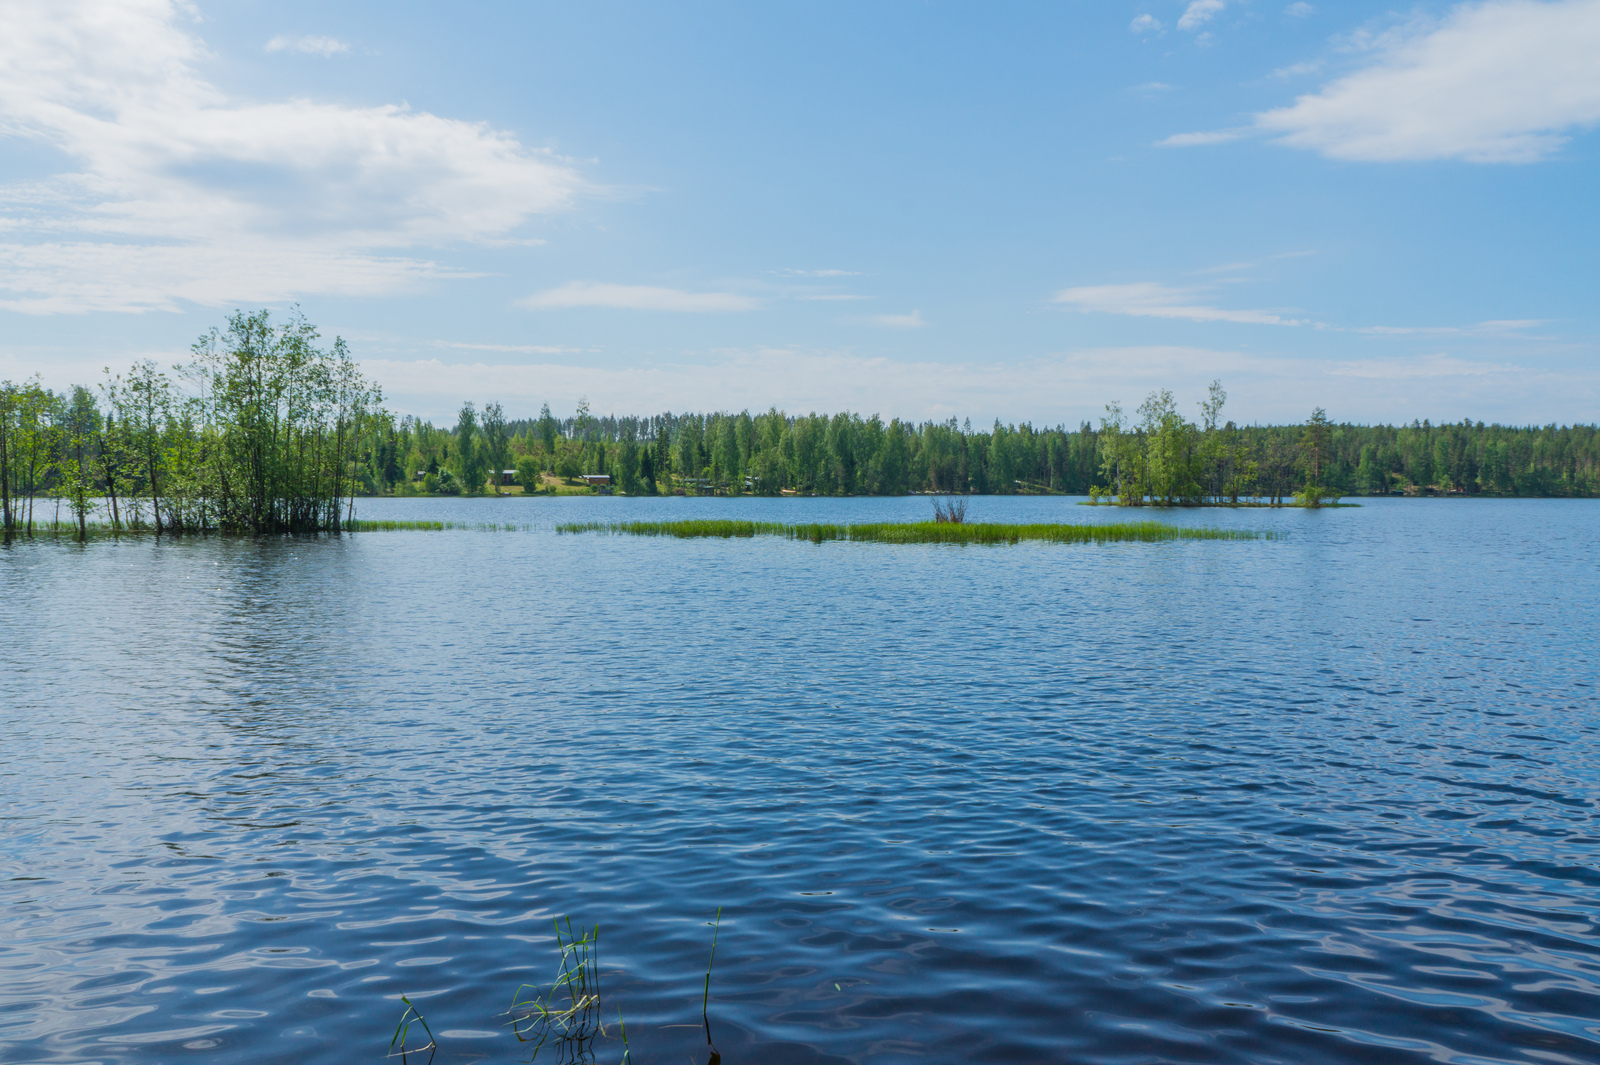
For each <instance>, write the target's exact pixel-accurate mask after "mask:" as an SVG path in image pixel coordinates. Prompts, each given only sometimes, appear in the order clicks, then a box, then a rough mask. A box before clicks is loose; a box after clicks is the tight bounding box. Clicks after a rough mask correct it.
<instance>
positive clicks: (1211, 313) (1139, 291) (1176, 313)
mask: <svg viewBox="0 0 1600 1065" xmlns="http://www.w3.org/2000/svg"><path fill="white" fill-rule="evenodd" d="M1203 298H1204V297H1203V294H1202V291H1201V290H1199V289H1193V288H1173V287H1170V286H1168V285H1162V284H1159V283H1157V282H1154V281H1139V282H1135V283H1133V284H1130V285H1085V286H1082V287H1078V288H1064V289H1062V290H1061V291H1060V292H1057V293H1056V294H1055V297H1054V302H1056V303H1064V304H1066V305H1068V306H1070V307H1073V308H1075V309H1076V310H1080V311H1088V312H1095V313H1099V314H1124V315H1131V316H1133V317H1137V318H1181V319H1184V320H1186V321H1191V322H1238V323H1243V324H1248V325H1308V324H1310V323H1309V322H1308V321H1307V320H1306V319H1303V318H1285V317H1283V316H1282V315H1279V314H1274V313H1272V312H1271V311H1256V310H1227V309H1224V308H1221V307H1212V306H1209V305H1207V304H1204V303H1201V302H1197V301H1198V300H1201V299H1203Z"/></svg>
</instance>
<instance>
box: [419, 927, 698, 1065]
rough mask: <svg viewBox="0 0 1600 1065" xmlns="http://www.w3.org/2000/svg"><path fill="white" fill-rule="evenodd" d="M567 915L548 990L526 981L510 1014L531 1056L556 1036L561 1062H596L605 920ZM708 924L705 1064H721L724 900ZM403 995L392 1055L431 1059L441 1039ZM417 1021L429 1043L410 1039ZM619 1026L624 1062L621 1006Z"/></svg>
mask: <svg viewBox="0 0 1600 1065" xmlns="http://www.w3.org/2000/svg"><path fill="white" fill-rule="evenodd" d="M564 920H565V922H566V927H565V929H563V928H562V921H563V918H560V917H558V918H556V919H555V926H556V948H557V950H558V951H559V952H560V954H561V961H560V963H559V964H558V965H557V968H556V977H555V980H554V981H553V982H552V983H551V984H550V989H549V991H543V990H541V989H540V987H539V986H538V985H537V984H523V985H522V986H521V987H519V988H517V990H516V993H515V994H514V995H512V996H511V1009H510V1010H508V1011H507V1014H508V1016H509V1017H510V1018H511V1020H510V1021H509V1023H510V1025H511V1030H512V1032H513V1033H514V1034H515V1035H516V1037H517V1041H518V1042H521V1043H533V1053H532V1054H531V1055H530V1060H535V1061H536V1060H538V1057H539V1051H540V1050H541V1049H542V1048H543V1047H544V1046H545V1045H546V1044H547V1043H550V1042H551V1041H552V1040H553V1041H554V1045H555V1047H556V1054H557V1058H556V1063H557V1065H568V1063H571V1065H578V1063H588V1065H593V1063H594V1061H595V1050H594V1044H595V1040H596V1039H597V1038H600V1037H605V1036H608V1035H609V1034H610V1033H608V1032H607V1031H606V1028H605V1025H604V1024H603V1023H601V1021H600V947H599V942H600V926H599V925H598V924H596V925H594V926H593V927H591V928H590V929H589V930H588V931H587V932H584V933H583V934H582V935H579V934H578V933H577V932H575V931H573V928H572V918H571V917H567V918H565V919H564ZM706 924H707V925H709V926H710V927H711V957H710V958H709V959H708V960H707V961H706V976H705V987H704V990H703V991H702V992H701V996H700V1022H701V1024H702V1025H703V1026H704V1028H705V1033H706V1047H707V1049H708V1050H709V1051H710V1056H709V1057H708V1058H707V1060H706V1065H722V1054H721V1053H720V1052H719V1051H718V1050H717V1048H716V1044H714V1043H712V1041H711V1017H710V1009H711V967H712V965H714V964H715V963H716V960H717V933H718V932H720V931H721V929H722V907H721V906H718V907H717V918H716V920H715V921H707V922H706ZM529 989H532V991H533V994H532V995H531V996H525V995H524V992H526V991H528V990H529ZM400 1001H401V1002H404V1003H405V1004H406V1011H405V1013H404V1014H402V1015H401V1017H400V1024H399V1026H398V1027H396V1028H395V1030H394V1038H392V1039H391V1040H389V1057H391V1058H399V1059H400V1060H401V1065H409V1056H410V1055H420V1054H422V1052H423V1051H427V1053H428V1059H427V1060H428V1063H431V1062H432V1061H433V1055H434V1054H435V1053H436V1052H437V1051H438V1049H439V1045H438V1040H436V1039H435V1038H434V1035H433V1031H432V1029H430V1028H429V1027H428V1022H427V1020H426V1019H424V1017H423V1016H422V1012H421V1011H420V1010H418V1009H417V1007H416V1006H415V1005H413V1004H412V1002H411V999H409V998H407V997H406V996H405V995H401V996H400ZM413 1027H417V1028H420V1029H421V1030H422V1033H423V1034H424V1035H426V1036H427V1037H428V1041H427V1042H426V1043H424V1044H423V1045H421V1046H411V1045H409V1043H408V1041H409V1040H410V1039H411V1038H412V1036H411V1031H412V1028H413ZM617 1030H618V1033H619V1034H620V1036H621V1038H622V1060H621V1062H620V1065H632V1062H633V1049H632V1048H631V1047H630V1046H629V1045H628V1026H627V1025H626V1024H624V1023H623V1020H622V1011H621V1010H618V1011H617ZM446 1034H449V1033H446ZM418 1038H420V1037H418Z"/></svg>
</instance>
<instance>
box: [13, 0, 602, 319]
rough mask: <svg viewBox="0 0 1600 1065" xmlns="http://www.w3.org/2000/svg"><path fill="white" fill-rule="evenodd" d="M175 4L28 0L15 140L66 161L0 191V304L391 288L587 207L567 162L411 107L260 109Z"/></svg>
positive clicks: (18, 47) (132, 307) (291, 103)
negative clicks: (448, 253) (435, 258)
mask: <svg viewBox="0 0 1600 1065" xmlns="http://www.w3.org/2000/svg"><path fill="white" fill-rule="evenodd" d="M185 11H187V7H186V6H180V5H179V4H178V3H176V2H175V0H10V2H8V3H7V5H6V11H5V25H6V32H5V33H4V34H0V135H6V136H12V137H23V138H28V139H31V140H34V141H37V142H40V143H43V144H47V145H50V146H52V147H54V148H56V149H58V150H59V151H61V152H62V153H63V154H64V155H66V156H67V157H68V158H69V159H71V160H72V161H73V166H74V169H73V170H72V171H71V172H68V173H62V174H58V175H56V176H55V177H52V178H49V179H46V180H43V181H36V182H32V183H28V184H13V185H10V186H6V187H4V188H0V233H4V234H5V236H6V238H7V240H6V243H4V244H3V245H0V306H6V307H11V308H13V309H18V310H29V311H34V312H39V313H51V312H81V311H90V310H115V311H139V310H153V309H160V310H170V309H175V308H176V307H177V305H178V304H177V301H179V300H193V301H196V302H201V303H206V304H210V305H221V304H226V303H231V302H262V301H270V300H277V299H282V298H286V297H290V296H294V295H299V294H308V293H330V294H343V295H379V294H390V293H393V292H395V291H397V290H403V289H405V288H407V287H414V286H415V285H417V284H419V283H421V282H423V281H426V280H428V279H432V278H437V277H444V276H451V271H450V270H449V269H447V268H445V267H442V266H439V265H438V264H436V263H434V262H431V261H429V260H426V259H411V258H398V257H395V255H394V253H395V252H396V251H399V250H402V249H410V248H415V247H419V246H421V247H428V246H433V247H438V246H442V245H446V244H452V243H458V242H462V241H494V240H500V239H505V238H508V237H510V236H512V234H513V232H514V231H515V230H516V229H517V228H518V227H520V226H522V225H523V224H525V223H526V222H528V221H529V220H531V219H532V218H534V217H537V216H539V215H542V214H545V213H549V212H554V211H560V210H564V209H567V208H569V207H570V206H571V205H572V203H573V201H574V199H575V198H576V196H577V194H578V193H579V192H580V191H582V190H583V188H584V183H583V181H582V179H581V178H580V177H579V176H578V174H577V173H576V171H575V170H574V169H573V168H572V167H571V166H569V165H568V164H566V163H564V162H563V161H561V160H558V159H555V158H553V157H551V156H548V155H546V154H542V153H539V152H535V151H530V150H529V149H527V148H525V147H524V146H523V145H522V144H520V143H519V142H518V140H517V139H516V137H514V136H513V135H511V134H509V133H506V132H502V131H499V130H495V129H492V128H490V127H489V126H487V125H486V124H483V123H475V122H465V121H460V120H456V119H448V118H441V117H439V116H436V115H432V114H428V113H426V112H417V111H411V110H409V109H407V108H405V107H402V106H395V105H382V106H376V107H349V106H345V105H340V104H325V103H318V102H316V101H313V100H307V99H294V100H288V101H281V102H271V101H268V102H263V103H253V102H252V103H246V102H242V101H238V100H234V99H231V98H229V97H228V96H227V95H226V94H225V93H223V92H222V91H221V90H220V89H218V88H217V87H216V86H214V85H212V84H210V83H209V82H207V81H206V80H205V79H204V78H203V77H202V76H201V75H200V74H199V73H198V72H197V70H196V64H197V63H198V62H199V61H200V60H202V59H204V58H207V57H208V52H207V50H206V48H205V45H204V44H203V43H202V42H201V41H200V40H199V39H198V38H196V37H195V36H193V35H192V34H191V33H189V32H187V31H186V30H185V29H183V28H182V27H180V26H179V25H178V16H179V15H180V13H182V12H185Z"/></svg>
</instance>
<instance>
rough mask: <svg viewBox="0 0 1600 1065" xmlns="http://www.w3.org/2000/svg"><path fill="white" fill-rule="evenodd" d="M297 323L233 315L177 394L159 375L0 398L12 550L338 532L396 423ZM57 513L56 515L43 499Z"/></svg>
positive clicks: (334, 353)
mask: <svg viewBox="0 0 1600 1065" xmlns="http://www.w3.org/2000/svg"><path fill="white" fill-rule="evenodd" d="M317 339H318V337H317V331H316V330H315V329H314V328H313V327H312V326H311V325H310V324H309V323H307V322H306V321H305V320H304V319H303V318H301V317H299V316H294V317H291V318H290V319H289V320H288V321H286V322H284V323H282V324H280V325H274V324H273V323H272V322H271V321H270V320H269V318H268V315H267V312H265V311H262V312H260V313H258V314H250V315H246V314H236V315H234V316H233V317H232V318H230V319H229V320H228V326H227V329H226V330H215V329H213V330H212V331H211V332H210V333H208V334H206V335H205V336H203V337H201V338H200V340H199V341H198V342H197V343H196V344H195V345H194V347H193V349H192V350H193V354H194V361H193V362H191V363H188V364H186V365H183V366H180V367H179V368H178V374H177V378H178V379H177V380H174V379H173V378H172V377H171V376H169V375H167V374H165V373H162V372H161V371H160V370H159V368H158V367H157V366H156V364H155V363H153V362H149V361H144V362H140V363H137V364H135V365H134V366H133V368H132V369H131V370H130V371H129V372H128V373H127V374H126V375H125V376H121V375H118V376H113V375H111V374H110V373H109V371H108V372H107V375H106V380H105V381H104V382H103V383H102V384H101V385H100V387H99V388H98V389H96V390H90V389H89V388H86V387H83V386H75V387H73V388H71V389H70V390H68V391H67V392H66V393H56V392H52V391H50V390H49V389H46V388H43V387H42V386H41V385H40V384H39V383H38V382H37V381H36V380H35V381H26V382H23V383H21V384H16V383H14V382H10V381H6V382H0V521H3V523H4V530H5V532H6V533H7V534H10V533H13V532H15V531H18V530H21V531H26V532H31V531H32V530H33V528H34V526H35V524H36V522H37V523H49V524H51V525H52V526H53V525H56V524H59V523H60V519H61V510H62V508H63V507H64V508H65V509H66V511H67V515H68V517H69V519H70V520H71V521H72V522H75V523H76V525H77V527H78V530H79V533H80V534H83V533H85V532H86V531H87V525H88V521H89V518H90V516H91V515H97V523H103V524H106V525H109V526H111V527H112V528H116V529H141V528H149V529H154V530H156V531H157V532H163V531H169V532H186V531H199V530H211V529H216V530H231V531H248V532H308V531H317V530H323V529H333V530H337V529H338V528H339V525H340V520H341V517H340V512H341V508H342V507H344V506H347V505H348V502H349V500H350V499H351V498H352V496H353V495H354V493H355V492H357V491H359V490H361V489H362V488H363V487H365V486H366V485H367V483H368V482H367V480H366V479H364V478H363V476H362V474H361V469H362V467H363V465H364V464H365V462H366V456H367V452H366V451H364V450H363V449H364V448H368V447H370V445H371V442H372V441H373V440H375V439H380V438H381V437H382V436H383V433H384V429H385V427H386V426H392V424H393V419H392V418H390V417H389V416H388V415H387V414H386V413H385V412H384V411H383V410H382V409H381V406H380V404H381V402H382V395H381V393H380V391H379V390H378V388H377V387H376V386H375V385H373V384H372V383H370V382H369V381H367V380H366V379H365V378H364V377H363V376H362V375H361V373H360V371H359V370H358V369H357V367H356V363H355V360H354V359H353V358H351V356H350V352H349V350H348V349H347V348H346V347H345V344H344V341H342V340H335V341H334V342H333V346H332V347H326V348H325V347H319V346H317V343H316V342H317ZM51 497H53V499H54V507H53V508H52V510H51V511H50V512H48V513H42V512H40V511H39V507H38V504H39V502H40V501H41V499H50V498H51Z"/></svg>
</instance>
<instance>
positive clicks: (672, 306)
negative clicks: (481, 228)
mask: <svg viewBox="0 0 1600 1065" xmlns="http://www.w3.org/2000/svg"><path fill="white" fill-rule="evenodd" d="M517 305H518V306H520V307H527V308H529V309H530V310H562V309H568V308H573V307H606V308H610V309H613V310H627V311H749V310H754V309H755V308H756V307H758V306H760V303H759V301H757V300H754V299H751V298H750V297H749V296H740V295H737V294H735V293H732V292H685V291H683V290H682V289H676V288H659V287H657V286H655V285H610V284H605V283H602V282H595V281H569V282H567V283H566V284H565V285H560V286H558V287H556V288H552V289H546V290H545V291H543V292H536V293H534V294H533V295H532V296H528V297H527V298H525V299H521V300H518V301H517Z"/></svg>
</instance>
